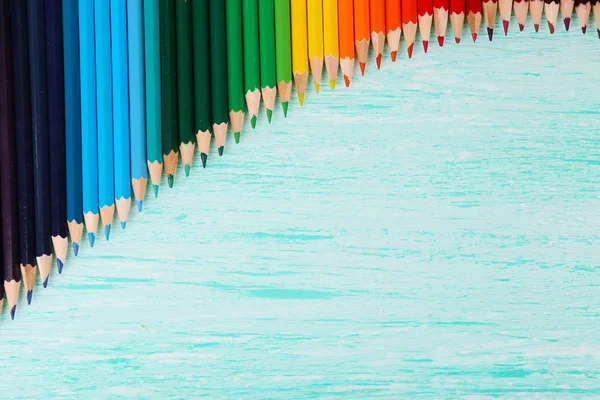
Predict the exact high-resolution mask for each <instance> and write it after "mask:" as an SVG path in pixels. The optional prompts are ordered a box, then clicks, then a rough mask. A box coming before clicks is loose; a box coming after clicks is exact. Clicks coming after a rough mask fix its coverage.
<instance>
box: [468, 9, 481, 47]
mask: <svg viewBox="0 0 600 400" xmlns="http://www.w3.org/2000/svg"><path fill="white" fill-rule="evenodd" d="M465 8H466V12H467V22H468V23H469V29H470V30H471V37H472V38H473V43H475V42H476V41H477V33H478V32H479V26H480V25H481V1H480V0H466V1H465Z"/></svg>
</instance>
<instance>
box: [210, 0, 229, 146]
mask: <svg viewBox="0 0 600 400" xmlns="http://www.w3.org/2000/svg"><path fill="white" fill-rule="evenodd" d="M208 11H209V13H208V14H209V15H208V16H209V25H210V35H209V36H210V80H211V88H212V93H211V94H212V124H213V132H214V133H215V139H216V141H217V147H218V149H219V155H220V156H222V155H223V148H224V147H225V138H226V136H227V122H228V115H227V113H228V111H227V41H226V40H227V36H226V34H225V2H224V1H223V0H209V2H208Z"/></svg>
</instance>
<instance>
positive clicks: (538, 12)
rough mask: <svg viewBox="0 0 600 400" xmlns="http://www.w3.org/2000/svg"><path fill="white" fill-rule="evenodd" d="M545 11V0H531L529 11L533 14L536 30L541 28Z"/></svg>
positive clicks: (532, 20) (532, 18)
mask: <svg viewBox="0 0 600 400" xmlns="http://www.w3.org/2000/svg"><path fill="white" fill-rule="evenodd" d="M543 12H544V0H530V1H529V13H530V14H531V22H533V28H534V29H535V31H536V32H538V31H539V30H540V23H541V22H542V13H543Z"/></svg>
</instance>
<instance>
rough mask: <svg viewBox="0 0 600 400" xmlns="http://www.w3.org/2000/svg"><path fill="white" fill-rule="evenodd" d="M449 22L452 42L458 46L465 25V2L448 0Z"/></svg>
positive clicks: (462, 0)
mask: <svg viewBox="0 0 600 400" xmlns="http://www.w3.org/2000/svg"><path fill="white" fill-rule="evenodd" d="M450 22H452V30H453V31H454V41H455V42H456V44H459V43H460V37H461V36H462V31H463V25H464V24H465V0H450Z"/></svg>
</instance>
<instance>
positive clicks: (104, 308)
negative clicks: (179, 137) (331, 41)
mask: <svg viewBox="0 0 600 400" xmlns="http://www.w3.org/2000/svg"><path fill="white" fill-rule="evenodd" d="M542 26H544V27H545V26H546V25H545V23H544V24H542ZM516 27H517V24H516V23H514V21H513V23H512V24H511V32H510V33H509V36H508V37H507V38H504V37H501V36H500V35H499V36H498V37H497V38H495V39H494V42H493V43H487V42H484V41H483V40H482V41H481V43H479V42H478V43H476V44H472V43H469V42H468V40H466V39H467V35H468V31H467V30H466V31H465V38H464V39H465V40H463V41H462V43H461V44H460V45H459V46H455V45H448V46H447V47H444V48H442V49H440V48H438V47H433V48H430V50H429V54H428V55H423V54H422V53H421V52H420V51H421V50H420V47H415V51H419V53H418V54H415V56H414V57H413V59H412V60H406V59H405V57H404V53H402V55H403V57H402V58H401V59H400V60H399V61H398V62H397V63H396V64H391V63H390V62H389V59H385V58H384V64H383V66H382V70H381V71H376V70H375V68H372V69H369V68H367V71H368V73H367V76H366V77H364V78H362V77H359V73H358V70H357V71H356V73H355V74H354V79H353V80H352V85H351V87H350V89H347V90H346V89H344V88H339V89H336V90H335V91H333V92H332V91H330V90H322V92H321V94H319V95H318V96H316V95H315V94H314V92H311V91H310V90H311V88H312V87H313V86H312V84H309V85H308V88H309V93H308V94H307V96H306V105H305V107H304V108H299V107H297V106H295V107H290V112H289V114H288V118H287V119H285V120H284V119H283V117H282V115H281V112H280V111H276V115H275V118H274V123H273V125H268V124H267V123H266V121H265V120H262V121H259V123H258V125H257V126H258V127H259V128H257V129H256V130H255V131H252V130H251V129H250V128H249V127H248V126H246V127H245V134H243V135H242V141H241V142H240V144H239V145H235V144H234V143H233V137H232V136H233V135H231V136H230V137H229V139H228V140H230V143H228V144H227V148H228V149H229V150H228V152H227V153H226V154H225V156H223V157H216V154H215V155H211V156H209V158H210V160H212V161H211V164H210V166H209V168H206V169H205V170H198V171H195V172H194V173H193V174H191V176H190V177H189V178H187V179H186V180H185V184H181V185H177V186H175V187H174V188H173V189H171V190H165V191H161V194H160V197H159V198H158V199H154V197H153V196H148V197H147V200H146V205H145V209H144V212H143V213H141V214H140V213H137V212H132V214H131V217H130V222H129V225H128V228H127V230H126V231H116V232H114V235H113V237H112V238H111V241H110V242H105V241H102V242H100V243H97V244H96V247H95V248H94V249H90V248H89V245H88V243H87V241H85V242H83V243H82V247H81V250H80V256H79V257H78V258H74V257H73V256H72V254H69V258H68V260H67V265H66V266H65V269H64V271H63V275H62V276H58V275H57V274H56V271H53V272H52V273H53V274H54V275H55V276H52V277H51V279H50V282H51V285H50V286H49V287H48V288H47V289H42V288H41V287H38V288H36V291H35V293H36V295H35V297H34V301H33V304H32V305H31V306H26V305H25V304H26V302H25V301H24V299H21V301H20V303H19V307H20V310H18V312H17V316H18V317H17V319H16V320H15V321H14V322H11V321H10V320H9V318H7V313H6V307H5V309H4V310H3V313H2V314H3V315H2V316H1V317H2V318H0V338H1V344H0V346H1V349H2V357H0V369H2V371H5V373H4V378H3V379H0V393H2V394H3V396H2V397H3V398H11V399H21V398H22V399H31V398H36V399H41V398H153V399H166V398H187V399H190V398H197V397H200V396H205V397H206V398H211V399H222V398H236V399H238V398H241V399H265V398H281V399H312V398H315V399H342V398H343V399H374V398H384V399H414V398H437V399H440V398H458V397H462V396H467V395H470V396H472V397H471V398H477V399H488V398H498V397H503V398H521V399H534V398H536V399H558V398H560V399H583V398H589V399H591V398H598V397H600V336H599V335H598V326H599V325H598V324H599V322H598V321H599V319H598V318H599V314H600V302H599V301H598V299H599V293H600V288H599V285H600V269H599V267H598V265H599V261H598V260H600V234H599V229H598V227H599V226H600V207H599V206H598V204H599V199H598V193H599V192H598V188H600V166H599V161H598V160H599V157H598V146H599V134H600V132H599V129H600V128H599V122H598V121H599V118H600V80H598V79H596V76H597V71H599V70H600V41H598V39H597V37H595V35H591V34H588V35H586V36H583V35H581V33H580V32H579V31H578V30H576V29H573V30H572V31H571V32H569V33H564V32H562V31H559V32H557V34H555V35H554V37H550V36H549V35H548V33H547V32H546V31H545V30H544V32H540V33H539V34H537V35H535V34H534V33H533V32H525V33H522V34H519V33H518V32H517V30H516ZM513 28H515V29H513ZM528 30H532V28H531V25H530V26H528ZM589 30H590V31H591V32H594V30H595V27H594V26H593V25H592V26H590V27H589ZM386 54H387V53H386ZM369 63H370V65H374V63H375V60H374V59H373V58H372V57H371V58H370V60H369ZM357 68H358V66H357ZM340 79H341V78H340ZM290 104H293V105H295V104H297V99H292V101H291V102H290ZM275 110H280V107H276V108H275ZM261 118H263V119H264V114H261ZM211 151H213V152H215V153H216V148H215V147H214V146H213V148H212V149H211ZM199 162H200V160H195V163H198V164H199ZM180 165H181V163H180ZM178 174H180V175H181V176H183V171H182V170H181V168H180V170H179V171H178ZM163 184H166V182H164V183H163ZM38 285H39V282H38Z"/></svg>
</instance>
